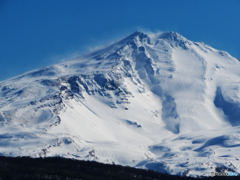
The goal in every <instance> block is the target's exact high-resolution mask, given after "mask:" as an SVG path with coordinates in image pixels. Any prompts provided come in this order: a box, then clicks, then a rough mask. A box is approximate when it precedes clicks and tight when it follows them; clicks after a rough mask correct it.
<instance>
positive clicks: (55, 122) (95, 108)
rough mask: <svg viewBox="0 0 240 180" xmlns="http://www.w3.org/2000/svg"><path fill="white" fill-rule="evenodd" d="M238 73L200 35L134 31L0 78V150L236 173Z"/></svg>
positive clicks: (188, 172) (239, 152)
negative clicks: (196, 39)
mask: <svg viewBox="0 0 240 180" xmlns="http://www.w3.org/2000/svg"><path fill="white" fill-rule="evenodd" d="M239 70H240V62H239V60H238V59H236V58H234V57H232V56H231V55H230V54H228V53H227V52H224V51H220V50H217V49H214V48H212V47H210V46H209V45H207V44H205V43H203V42H193V41H190V40H188V39H186V38H185V37H183V36H181V35H180V34H178V33H176V32H164V33H158V34H154V35H153V34H151V35H148V34H145V33H142V32H138V31H137V32H135V33H133V34H131V35H130V36H128V37H126V38H125V39H123V40H120V41H118V42H116V43H114V44H112V45H110V46H107V47H104V48H102V49H99V50H96V51H94V52H91V53H89V54H86V55H82V56H79V57H76V58H74V59H71V60H69V61H66V62H62V63H59V64H55V65H51V66H47V67H44V68H40V69H37V70H33V71H30V72H26V73H24V74H21V75H19V76H17V77H13V78H11V79H8V80H5V81H2V82H0V129H1V131H0V155H1V156H31V157H48V156H60V157H65V158H74V159H81V160H94V161H99V162H103V163H110V164H120V165H126V166H132V167H136V168H147V169H152V170H156V171H159V172H164V173H169V174H177V175H181V176H193V177H198V176H210V172H212V171H217V170H219V169H221V170H223V171H232V172H240V162H239V158H240V137H239V136H240V126H239V125H240V113H239V112H240V83H239V82H240V71H239Z"/></svg>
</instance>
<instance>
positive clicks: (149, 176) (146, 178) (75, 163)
mask: <svg viewBox="0 0 240 180" xmlns="http://www.w3.org/2000/svg"><path fill="white" fill-rule="evenodd" d="M238 178H239V177H214V178H206V179H213V180H215V179H238ZM0 179H1V180H23V179H24V180H25V179H26V180H28V179H29V180H30V179H31V180H33V179H34V180H39V179H51V180H80V179H81V180H105V179H111V180H133V179H134V180H136V179H140V180H158V179H161V180H165V179H166V180H178V179H180V180H185V179H187V180H190V179H195V178H190V177H180V176H172V175H168V174H162V173H158V172H154V171H151V170H143V169H135V168H131V167H124V166H120V165H109V164H102V163H98V162H94V161H79V160H73V159H65V158H59V157H51V158H29V157H17V158H13V157H0Z"/></svg>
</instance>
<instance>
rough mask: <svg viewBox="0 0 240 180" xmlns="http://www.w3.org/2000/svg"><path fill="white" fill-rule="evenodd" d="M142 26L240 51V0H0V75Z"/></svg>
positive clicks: (53, 60)
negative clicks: (173, 32) (174, 32)
mask: <svg viewBox="0 0 240 180" xmlns="http://www.w3.org/2000/svg"><path fill="white" fill-rule="evenodd" d="M139 28H144V29H150V30H152V31H157V30H160V31H176V32H178V33H179V34H181V35H183V36H184V37H186V38H187V39H189V40H192V41H203V42H205V43H206V44H209V45H211V46H212V47H214V48H216V49H220V50H224V51H227V52H229V53H230V54H231V55H232V56H234V57H240V51H239V47H240V46H239V43H240V0H84V1H83V0H0V81H1V80H5V79H7V78H10V77H13V76H16V75H18V74H21V73H24V72H26V71H29V70H33V69H36V68H40V67H43V66H46V65H50V64H54V63H57V62H59V61H60V60H61V59H64V58H68V57H71V54H73V55H75V54H77V53H85V52H87V51H88V50H89V47H96V46H102V45H106V44H108V43H110V42H111V41H112V42H113V41H114V40H117V39H119V38H123V37H125V36H127V35H129V34H131V33H133V32H135V31H136V30H139Z"/></svg>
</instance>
